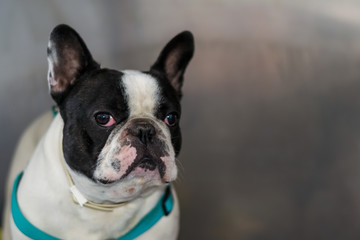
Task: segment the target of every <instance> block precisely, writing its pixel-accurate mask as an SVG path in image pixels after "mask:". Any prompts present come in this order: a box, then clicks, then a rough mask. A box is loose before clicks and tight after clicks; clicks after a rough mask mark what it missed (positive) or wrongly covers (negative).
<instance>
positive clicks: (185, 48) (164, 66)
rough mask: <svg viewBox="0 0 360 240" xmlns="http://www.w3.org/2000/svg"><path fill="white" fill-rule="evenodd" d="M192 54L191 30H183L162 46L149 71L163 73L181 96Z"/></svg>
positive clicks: (192, 39)
mask: <svg viewBox="0 0 360 240" xmlns="http://www.w3.org/2000/svg"><path fill="white" fill-rule="evenodd" d="M193 55H194V37H193V35H192V33H191V32H189V31H184V32H182V33H179V34H178V35H176V36H175V37H174V38H173V39H172V40H171V41H170V42H169V43H168V44H167V45H166V46H165V47H164V49H163V50H162V51H161V53H160V55H159V57H158V59H157V60H156V62H155V63H154V65H153V66H152V67H151V69H150V71H153V72H160V73H163V74H165V76H166V77H167V79H168V80H169V82H170V83H171V85H172V86H173V88H174V89H175V90H176V92H177V94H178V96H179V98H181V96H182V92H181V88H182V85H183V79H184V73H185V70H186V67H187V65H188V64H189V62H190V60H191V58H192V56H193Z"/></svg>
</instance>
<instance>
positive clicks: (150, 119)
mask: <svg viewBox="0 0 360 240" xmlns="http://www.w3.org/2000/svg"><path fill="white" fill-rule="evenodd" d="M193 54H194V38H193V35H192V33H191V32H189V31H184V32H182V33H179V34H178V35H176V36H175V37H174V38H173V39H172V40H171V41H170V42H169V43H168V44H167V45H166V46H165V47H164V49H163V50H162V51H161V53H160V55H159V57H158V58H157V60H156V61H155V63H154V64H153V65H152V66H151V68H150V70H148V71H135V70H124V71H117V70H113V69H107V68H102V67H101V66H100V65H99V64H98V63H97V62H96V61H95V60H94V59H93V57H92V55H91V53H90V51H89V50H88V48H87V46H86V45H85V43H84V41H83V40H82V38H81V37H80V35H79V34H78V33H77V32H76V31H75V30H74V29H72V28H71V27H69V26H67V25H65V24H61V25H58V26H56V27H55V28H54V29H53V31H52V32H51V34H50V40H49V43H48V47H47V56H48V66H49V70H48V74H47V79H48V85H49V91H50V94H51V96H52V98H53V99H54V101H55V103H56V106H57V108H58V110H57V111H54V115H56V116H55V117H53V116H52V114H51V113H46V114H45V115H43V116H41V117H40V118H39V119H38V120H36V121H35V122H34V123H33V124H32V125H31V126H30V127H29V128H28V130H27V131H26V132H25V133H24V135H23V137H22V139H21V140H20V142H19V145H18V147H17V150H16V153H15V156H14V160H13V162H12V166H11V170H10V173H9V178H8V185H7V199H6V206H5V214H4V218H3V222H4V229H3V231H4V234H3V239H4V240H7V239H16V240H19V239H86V240H91V239H122V240H125V239H147V240H149V239H156V240H159V239H166V240H169V239H176V238H177V235H178V232H179V202H178V199H177V196H176V192H175V190H174V187H173V186H171V182H173V181H174V180H175V179H176V177H177V173H178V170H177V166H176V159H177V156H178V154H179V152H180V148H181V131H180V126H179V121H180V117H181V106H180V100H181V97H182V90H181V89H182V85H183V76H184V73H185V70H186V67H187V65H188V63H189V61H190V60H191V58H192V56H193ZM42 134H43V136H42Z"/></svg>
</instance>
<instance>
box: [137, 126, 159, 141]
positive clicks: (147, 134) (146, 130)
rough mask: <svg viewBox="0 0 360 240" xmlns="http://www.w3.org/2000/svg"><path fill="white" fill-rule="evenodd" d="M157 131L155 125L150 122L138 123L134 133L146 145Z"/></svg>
mask: <svg viewBox="0 0 360 240" xmlns="http://www.w3.org/2000/svg"><path fill="white" fill-rule="evenodd" d="M155 133H156V131H155V128H154V126H153V125H151V124H148V123H140V124H137V125H136V126H135V129H134V135H135V136H136V137H138V138H139V139H140V141H141V142H142V143H143V144H145V145H148V144H149V143H150V142H151V141H152V138H153V137H154V136H155Z"/></svg>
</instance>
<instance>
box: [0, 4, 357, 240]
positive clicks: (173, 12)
mask: <svg viewBox="0 0 360 240" xmlns="http://www.w3.org/2000/svg"><path fill="white" fill-rule="evenodd" d="M59 23H67V24H69V25H71V26H73V27H74V28H75V29H77V30H78V32H79V33H80V34H81V35H82V37H83V38H84V39H85V42H86V43H87V45H88V47H89V48H90V50H91V51H92V53H93V56H94V57H95V59H96V60H97V61H99V62H100V63H102V65H103V66H106V67H110V68H116V69H143V70H147V69H148V68H149V66H150V65H151V64H152V63H153V62H154V61H155V59H156V57H157V55H158V53H159V51H160V50H161V48H162V47H163V46H164V45H165V44H166V42H167V41H168V40H170V38H172V37H173V36H174V35H175V34H177V33H178V32H180V31H182V30H185V29H187V30H191V31H192V32H193V33H194V35H195V38H196V53H195V57H194V59H193V61H192V62H191V64H190V66H189V68H188V70H187V72H186V76H185V85H184V98H183V115H182V116H183V117H182V122H181V125H182V129H183V138H184V141H183V149H182V152H181V155H180V161H181V166H180V169H181V176H180V178H179V180H178V181H177V183H176V185H177V189H178V192H179V195H180V201H181V208H182V218H181V224H182V228H181V234H180V239H207V240H212V239H249V240H255V239H274V240H275V239H276V240H279V239H280V240H281V239H295V240H296V239H360V159H359V155H360V95H359V92H360V2H359V1H352V0H343V1H331V0H324V1H320V0H319V1H306V0H302V1H281V0H277V1H270V0H263V1H260V0H258V1H254V0H253V1H250V0H249V1H245V0H244V1H240V0H181V1H180V0H177V1H166V0H159V1H139V0H131V1H116V0H114V1H76V2H75V1H53V0H36V1H26V0H23V1H20V0H15V1H14V0H2V1H0V74H1V75H0V109H1V111H2V113H1V114H0V131H1V132H0V133H1V134H0V152H1V161H0V164H1V165H0V166H1V169H0V170H1V174H0V181H1V185H0V190H1V192H3V188H4V183H5V177H6V173H7V168H8V165H9V161H10V159H11V156H12V154H13V150H14V147H15V145H16V141H17V139H18V138H19V136H20V134H21V132H22V131H23V130H24V129H25V127H26V126H27V125H28V124H29V123H30V122H31V121H32V120H34V118H35V117H36V116H38V115H39V114H40V113H42V112H44V111H47V110H49V109H50V106H52V104H53V102H52V100H51V98H50V97H49V95H48V90H47V82H46V72H47V62H46V46H47V40H48V36H49V33H50V31H51V30H52V28H53V27H54V26H55V25H57V24H59ZM1 196H2V195H1ZM1 201H3V198H1Z"/></svg>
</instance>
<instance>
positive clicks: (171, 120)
mask: <svg viewBox="0 0 360 240" xmlns="http://www.w3.org/2000/svg"><path fill="white" fill-rule="evenodd" d="M164 121H165V123H166V124H167V125H168V126H170V127H172V126H175V124H176V123H177V122H178V116H177V114H176V113H170V114H168V115H167V116H166V117H165V120H164Z"/></svg>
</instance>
